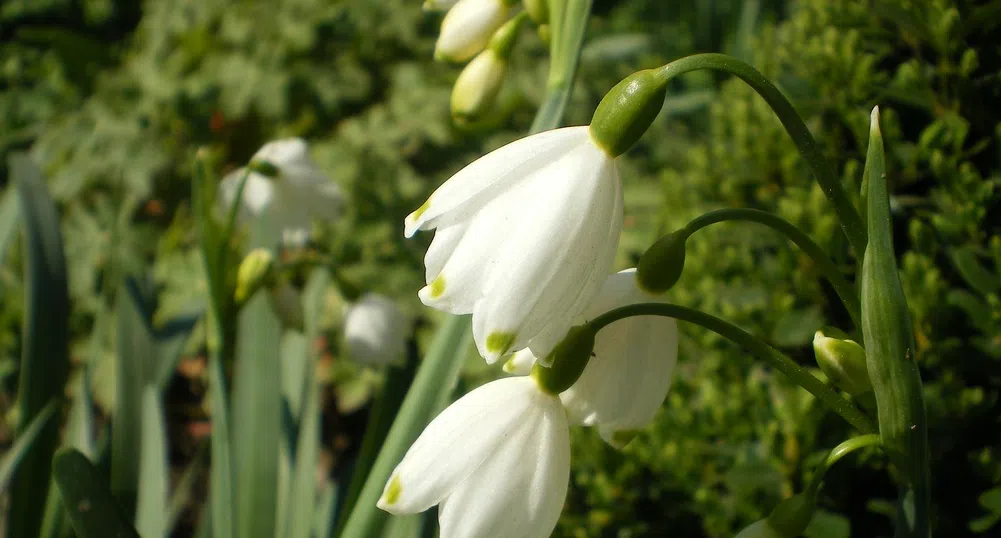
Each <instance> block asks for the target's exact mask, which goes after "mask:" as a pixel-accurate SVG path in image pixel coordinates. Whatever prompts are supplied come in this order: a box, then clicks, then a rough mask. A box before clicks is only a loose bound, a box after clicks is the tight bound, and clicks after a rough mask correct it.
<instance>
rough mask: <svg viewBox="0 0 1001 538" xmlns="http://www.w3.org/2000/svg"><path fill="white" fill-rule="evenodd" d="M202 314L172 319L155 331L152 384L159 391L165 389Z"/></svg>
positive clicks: (197, 313)
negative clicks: (154, 358) (154, 362)
mask: <svg viewBox="0 0 1001 538" xmlns="http://www.w3.org/2000/svg"><path fill="white" fill-rule="evenodd" d="M201 318H202V313H201V312H196V313H192V314H188V315H185V316H181V317H179V318H175V319H172V320H170V321H168V322H167V323H166V324H164V326H163V327H161V328H159V330H157V331H156V366H154V367H153V370H154V372H155V373H154V374H153V382H154V383H155V384H156V386H157V387H158V388H159V389H160V390H164V389H166V388H167V383H169V382H170V378H171V377H172V376H173V375H174V370H175V369H176V368H177V361H178V359H180V358H181V352H182V351H184V346H185V345H186V344H187V343H188V340H189V339H190V338H191V332H192V331H194V330H195V326H197V325H198V321H199V320H201Z"/></svg>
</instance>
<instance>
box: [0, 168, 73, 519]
mask: <svg viewBox="0 0 1001 538" xmlns="http://www.w3.org/2000/svg"><path fill="white" fill-rule="evenodd" d="M9 166H10V173H11V177H12V179H13V181H14V183H15V184H16V185H17V187H18V191H19V193H20V198H21V215H22V217H23V220H24V239H25V241H24V246H25V253H26V263H25V266H24V273H25V312H24V329H23V331H22V338H23V344H22V355H21V372H20V379H19V381H18V399H17V403H18V407H19V408H20V422H19V424H18V425H17V428H16V430H15V431H16V432H24V431H25V430H26V429H27V428H28V426H29V423H30V421H31V420H32V419H33V418H34V417H35V416H36V415H37V414H38V413H40V412H41V411H42V410H43V409H44V408H45V406H46V405H49V403H50V402H52V401H59V400H60V399H61V398H62V396H63V390H64V389H65V386H66V379H67V377H68V373H69V335H68V324H69V299H68V294H67V277H66V265H65V259H64V257H63V243H62V235H61V234H60V231H59V213H58V212H57V210H56V206H55V203H54V202H53V201H52V197H51V196H49V193H48V191H47V190H46V187H45V181H44V180H43V179H42V175H41V173H40V172H39V171H38V168H37V167H36V166H35V164H34V163H32V162H31V161H30V160H29V159H28V158H27V157H26V156H24V155H13V156H11V157H10V159H9ZM58 443H59V424H58V423H57V422H56V421H50V422H48V423H47V424H46V425H45V426H44V427H43V428H42V431H40V432H39V433H38V434H37V438H36V440H35V442H34V445H33V448H32V450H31V451H30V452H29V453H28V454H26V455H25V456H24V457H23V458H22V460H21V463H20V465H19V466H18V472H17V473H16V475H15V477H14V479H13V483H12V484H11V489H10V500H11V501H10V507H9V510H10V511H9V513H11V514H17V517H15V518H12V519H11V520H10V523H9V525H8V527H7V534H8V536H12V537H15V538H20V537H34V536H38V533H39V531H40V530H41V524H42V519H43V517H44V511H45V504H46V502H47V497H48V489H49V481H48V480H45V479H44V478H43V477H47V476H49V475H50V474H51V468H52V455H53V453H54V452H55V450H56V447H57V446H58Z"/></svg>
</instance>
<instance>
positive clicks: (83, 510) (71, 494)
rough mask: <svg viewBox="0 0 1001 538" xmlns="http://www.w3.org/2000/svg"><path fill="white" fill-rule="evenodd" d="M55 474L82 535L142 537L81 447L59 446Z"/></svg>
mask: <svg viewBox="0 0 1001 538" xmlns="http://www.w3.org/2000/svg"><path fill="white" fill-rule="evenodd" d="M52 476H53V479H54V480H55V483H56V486H57V487H58V488H59V493H60V494H61V495H62V498H63V499H64V501H65V503H66V508H67V513H68V514H69V518H70V522H71V523H72V524H73V530H75V531H76V533H77V535H78V536H79V537H80V538H139V533H137V532H136V530H135V528H133V527H132V524H131V523H129V518H128V516H126V515H125V512H124V511H123V510H122V508H121V506H119V505H118V504H117V503H116V502H115V498H114V497H113V496H112V495H111V490H110V489H109V488H108V486H107V485H106V484H105V483H104V481H103V479H102V477H101V473H100V472H99V471H98V470H97V468H96V467H94V465H93V464H92V463H91V462H90V460H88V459H87V457H86V456H84V455H83V454H81V453H80V451H78V450H74V449H71V448H70V449H66V448H64V449H61V450H59V452H57V453H56V456H55V458H54V459H53V460H52Z"/></svg>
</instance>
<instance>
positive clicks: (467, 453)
mask: <svg viewBox="0 0 1001 538" xmlns="http://www.w3.org/2000/svg"><path fill="white" fill-rule="evenodd" d="M569 480H570V432H569V429H568V425H567V417H566V412H565V411H564V410H563V406H562V404H561V403H560V400H559V398H557V397H555V396H553V395H551V394H547V393H545V392H543V391H542V390H540V389H539V386H538V385H537V384H536V381H535V379H533V378H531V377H518V378H507V379H499V380H497V381H493V382H491V383H487V384H486V385H483V386H482V387H479V388H477V389H475V390H473V391H472V392H470V393H469V394H466V395H465V396H463V397H462V398H461V399H459V400H458V401H456V402H455V403H453V404H452V405H451V406H449V407H448V408H447V409H445V411H443V412H442V413H441V414H440V415H438V416H437V417H436V418H435V419H434V420H433V421H432V422H431V424H429V425H428V427H427V428H425V430H424V432H423V433H421V435H420V437H418V438H417V441H415V442H414V444H413V445H412V446H411V447H410V449H409V450H408V451H407V454H406V455H405V456H404V457H403V461H401V462H400V464H399V465H397V467H396V469H395V470H394V471H393V473H392V475H391V476H390V479H389V481H388V482H387V484H386V487H385V489H384V491H383V494H382V497H381V498H380V499H379V502H378V505H379V508H381V509H383V510H386V511H388V512H391V513H393V514H397V515H403V514H415V513H418V512H423V511H424V510H427V509H428V508H431V507H432V506H434V505H436V504H438V505H440V506H439V511H438V522H439V527H440V529H441V530H440V536H441V538H508V537H513V536H517V537H519V538H547V537H548V536H549V535H550V534H551V533H552V532H553V529H554V528H555V527H556V522H557V520H558V519H559V516H560V511H561V510H562V508H563V502H564V500H565V498H566V493H567V486H568V482H569Z"/></svg>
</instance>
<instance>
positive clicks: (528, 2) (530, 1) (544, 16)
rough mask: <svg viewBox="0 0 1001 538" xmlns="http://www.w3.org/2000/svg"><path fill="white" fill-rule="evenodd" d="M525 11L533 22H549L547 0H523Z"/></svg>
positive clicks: (540, 23)
mask: <svg viewBox="0 0 1001 538" xmlns="http://www.w3.org/2000/svg"><path fill="white" fill-rule="evenodd" d="M524 3H525V11H526V12H527V13H528V16H529V17H532V20H533V21H535V24H539V25H542V24H546V23H548V22H549V1H548V0H524Z"/></svg>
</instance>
